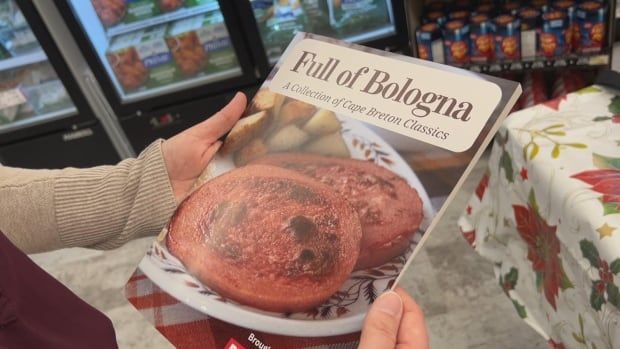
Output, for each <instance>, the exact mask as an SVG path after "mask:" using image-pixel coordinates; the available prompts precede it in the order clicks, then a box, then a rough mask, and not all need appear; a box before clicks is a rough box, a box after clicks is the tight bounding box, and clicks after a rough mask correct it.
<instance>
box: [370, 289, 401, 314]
mask: <svg viewBox="0 0 620 349" xmlns="http://www.w3.org/2000/svg"><path fill="white" fill-rule="evenodd" d="M373 307H374V308H375V309H377V310H379V311H382V312H384V313H386V314H388V315H390V316H393V317H399V316H400V313H401V312H402V310H403V301H402V299H400V296H399V295H398V294H397V293H396V292H394V291H389V292H385V293H384V294H382V295H381V296H380V297H379V298H377V300H376V301H375V303H374V305H373Z"/></svg>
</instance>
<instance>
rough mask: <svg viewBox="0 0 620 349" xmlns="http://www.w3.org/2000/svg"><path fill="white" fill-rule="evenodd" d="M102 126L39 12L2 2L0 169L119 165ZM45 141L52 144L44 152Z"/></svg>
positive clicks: (0, 7)
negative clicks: (77, 84) (47, 30)
mask: <svg viewBox="0 0 620 349" xmlns="http://www.w3.org/2000/svg"><path fill="white" fill-rule="evenodd" d="M97 123H98V122H97V119H96V118H95V117H94V116H93V113H92V111H91V109H90V108H89V106H88V105H87V103H86V102H85V99H84V98H83V95H82V94H81V93H80V91H79V89H78V88H77V86H76V83H75V81H74V80H72V78H71V74H70V73H69V71H68V68H67V66H66V65H65V63H64V62H63V61H62V58H61V56H60V53H59V52H58V49H57V48H56V47H55V46H54V44H53V41H52V40H51V38H50V36H49V33H47V32H46V30H45V27H44V26H43V24H42V22H41V20H40V17H39V16H38V14H37V13H36V11H33V9H32V8H31V6H30V5H29V4H28V3H27V2H20V3H19V6H18V3H16V2H15V1H13V0H3V1H0V163H2V164H4V165H10V166H20V167H31V168H37V167H65V166H92V165H97V164H104V163H112V162H115V161H118V159H119V157H118V155H117V153H116V151H115V150H114V148H113V147H112V144H111V142H110V141H109V139H107V136H106V134H105V132H104V131H103V130H102V129H101V127H100V126H99V125H97ZM41 137H45V138H46V139H47V140H48V141H47V142H45V145H44V146H42V144H41V143H40V142H41ZM50 142H51V144H50ZM76 143H80V144H81V146H80V147H79V148H76ZM52 144H53V145H52ZM93 147H96V148H97V149H96V151H95V150H94V149H93ZM30 150H32V151H30ZM35 154H36V155H35Z"/></svg>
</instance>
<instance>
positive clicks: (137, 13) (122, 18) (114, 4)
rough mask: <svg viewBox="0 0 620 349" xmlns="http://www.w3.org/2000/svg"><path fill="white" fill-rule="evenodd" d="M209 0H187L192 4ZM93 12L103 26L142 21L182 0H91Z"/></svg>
mask: <svg viewBox="0 0 620 349" xmlns="http://www.w3.org/2000/svg"><path fill="white" fill-rule="evenodd" d="M208 1H209V0H193V1H188V2H190V3H191V4H192V5H196V4H201V3H206V2H208ZM91 2H92V4H93V7H94V8H95V12H96V13H97V16H98V17H99V20H100V21H101V24H103V26H104V27H106V28H109V27H112V26H115V25H117V24H119V23H133V22H138V21H143V20H146V19H149V18H152V17H155V16H158V15H160V14H162V13H166V12H172V11H175V10H178V9H179V8H181V7H183V5H184V3H185V1H183V0H91Z"/></svg>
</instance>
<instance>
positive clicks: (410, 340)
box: [395, 287, 429, 349]
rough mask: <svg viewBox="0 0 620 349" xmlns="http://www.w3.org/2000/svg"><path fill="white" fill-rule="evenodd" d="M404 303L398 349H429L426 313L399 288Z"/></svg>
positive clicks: (397, 291) (397, 289) (396, 290)
mask: <svg viewBox="0 0 620 349" xmlns="http://www.w3.org/2000/svg"><path fill="white" fill-rule="evenodd" d="M395 292H396V293H398V295H399V296H400V298H401V299H402V301H403V317H402V320H401V321H400V328H399V330H398V345H397V346H396V348H397V349H428V347H429V342H428V333H427V331H426V322H425V321H424V313H423V312H422V309H421V308H420V307H419V306H418V304H417V303H416V302H415V301H414V300H413V298H411V297H410V296H409V295H408V294H407V292H405V291H404V290H403V289H402V288H400V287H397V288H396V289H395Z"/></svg>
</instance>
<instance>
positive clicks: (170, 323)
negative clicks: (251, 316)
mask: <svg viewBox="0 0 620 349" xmlns="http://www.w3.org/2000/svg"><path fill="white" fill-rule="evenodd" d="M125 296H126V297H127V299H128V300H129V302H130V303H131V304H133V306H134V307H136V309H138V310H139V311H140V312H141V313H142V315H143V316H144V317H145V318H146V319H147V320H148V321H149V322H150V323H152V324H153V325H154V326H155V327H156V328H157V330H158V331H159V332H161V334H163V335H164V337H166V338H167V339H168V341H170V343H172V344H173V345H174V346H175V347H177V348H180V349H194V348H196V349H198V348H200V349H204V348H208V349H212V348H213V349H229V348H233V347H235V346H230V343H231V339H234V340H235V341H236V342H237V343H238V344H240V345H241V346H239V345H237V346H236V348H238V349H254V348H256V346H255V345H254V344H253V343H251V342H249V341H248V337H249V336H250V334H252V333H253V334H254V337H255V338H258V339H259V340H260V341H261V343H264V344H265V345H267V346H270V347H271V348H272V349H280V348H284V349H354V348H357V344H358V340H359V336H360V333H359V332H357V333H352V334H348V335H342V336H334V337H318V338H304V337H288V336H278V335H273V334H268V333H263V332H258V331H252V330H249V329H246V328H243V327H238V326H235V325H232V324H229V323H226V322H223V321H220V320H217V319H214V318H211V317H208V316H207V315H205V314H203V313H201V312H199V311H196V310H194V309H192V308H190V307H188V306H186V305H185V304H183V303H180V302H179V301H177V300H176V299H175V298H173V297H172V296H170V295H169V294H167V293H166V292H164V291H163V290H162V289H160V288H159V287H157V285H155V284H154V283H153V282H152V281H151V280H150V279H149V278H147V277H146V275H144V274H143V273H142V272H141V271H140V270H139V269H137V270H136V271H135V272H134V274H133V275H132V276H131V278H130V279H129V281H128V282H127V285H125Z"/></svg>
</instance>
